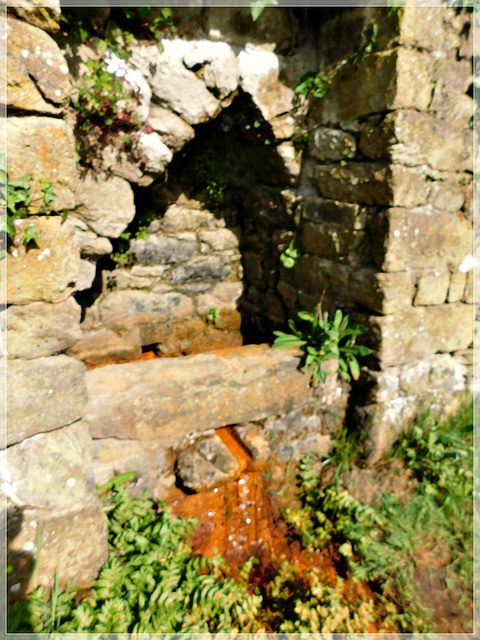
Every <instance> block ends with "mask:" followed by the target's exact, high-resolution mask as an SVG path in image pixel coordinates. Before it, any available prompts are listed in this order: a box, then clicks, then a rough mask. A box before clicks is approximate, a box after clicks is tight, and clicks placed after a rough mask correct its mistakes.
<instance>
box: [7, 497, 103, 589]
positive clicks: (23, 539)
mask: <svg viewBox="0 0 480 640" xmlns="http://www.w3.org/2000/svg"><path fill="white" fill-rule="evenodd" d="M8 529H9V535H8V554H7V559H8V563H9V564H12V565H13V566H14V567H16V569H15V571H14V572H13V574H12V575H10V576H9V578H8V590H9V594H12V595H13V594H16V596H17V597H18V595H19V594H21V593H24V592H26V591H30V590H31V589H33V588H34V587H35V586H36V584H40V585H42V586H44V587H46V588H49V587H50V586H51V584H52V579H53V576H54V574H55V573H56V574H57V579H58V583H59V586H60V587H64V586H65V585H66V583H67V582H68V581H69V580H72V579H73V578H75V584H77V585H79V586H81V587H88V586H90V585H91V583H92V581H93V580H94V578H95V577H96V576H97V574H98V571H99V569H100V567H101V566H102V565H103V564H104V563H105V562H106V560H107V557H108V547H107V531H106V522H105V516H104V514H103V508H102V504H101V502H100V500H99V499H98V498H96V497H94V496H92V498H91V500H89V501H85V502H84V503H83V504H81V505H78V506H77V508H74V509H70V510H68V511H54V512H49V511H45V510H43V509H28V510H26V511H15V512H13V513H12V514H11V515H9V517H8ZM37 532H38V535H41V544H42V546H41V554H40V560H39V564H38V568H37V583H36V584H34V583H33V579H32V568H33V559H32V555H33V552H34V550H35V547H36V538H37Z"/></svg>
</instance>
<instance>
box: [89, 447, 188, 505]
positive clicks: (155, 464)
mask: <svg viewBox="0 0 480 640" xmlns="http://www.w3.org/2000/svg"><path fill="white" fill-rule="evenodd" d="M174 446H175V442H172V441H170V440H149V441H148V442H143V441H141V440H119V439H117V438H101V439H99V440H93V441H92V455H93V473H94V476H95V484H98V485H100V486H101V485H103V484H104V483H105V482H107V481H108V480H110V478H113V476H115V475H117V474H118V473H124V472H125V471H136V472H137V480H136V481H135V484H134V485H133V486H132V488H131V491H132V493H133V494H134V495H141V494H142V493H143V491H144V489H148V490H149V496H152V497H154V498H165V497H166V495H167V494H168V491H169V490H170V489H171V488H172V486H173V485H174V484H175V475H174V473H173V463H174V459H173V454H172V452H171V449H172V448H173V447H174Z"/></svg>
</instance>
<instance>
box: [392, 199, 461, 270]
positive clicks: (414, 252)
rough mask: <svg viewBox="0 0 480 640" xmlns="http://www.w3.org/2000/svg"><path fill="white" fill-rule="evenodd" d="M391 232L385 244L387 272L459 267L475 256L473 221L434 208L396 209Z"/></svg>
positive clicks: (393, 212)
mask: <svg viewBox="0 0 480 640" xmlns="http://www.w3.org/2000/svg"><path fill="white" fill-rule="evenodd" d="M385 216H386V223H387V227H388V231H387V234H386V237H385V238H384V240H383V243H384V259H383V264H382V268H383V269H384V270H386V271H403V270H404V269H429V268H433V269H438V268H441V267H450V268H456V267H458V266H459V265H460V264H461V263H462V261H463V260H464V258H465V256H466V255H468V254H470V253H471V252H472V242H473V232H472V225H471V223H470V222H469V221H467V220H465V219H463V218H460V217H458V216H455V215H452V214H451V213H447V212H440V211H434V210H433V209H432V208H431V207H429V206H427V207H422V208H418V209H417V208H415V209H412V210H410V211H409V210H407V209H401V208H393V209H389V210H388V211H387V212H386V213H385Z"/></svg>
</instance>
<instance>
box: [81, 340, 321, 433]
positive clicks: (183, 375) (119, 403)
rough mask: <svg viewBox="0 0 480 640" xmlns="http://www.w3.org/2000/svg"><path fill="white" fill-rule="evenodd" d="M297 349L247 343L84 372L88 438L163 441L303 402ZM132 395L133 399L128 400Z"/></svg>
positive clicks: (305, 394) (305, 381) (305, 385)
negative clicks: (235, 346) (234, 347)
mask: <svg viewBox="0 0 480 640" xmlns="http://www.w3.org/2000/svg"><path fill="white" fill-rule="evenodd" d="M299 363H300V353H297V352H295V351H292V350H283V349H269V348H267V347H262V346H248V347H241V348H238V349H227V350H224V351H217V352H215V353H205V354H201V355H196V356H188V357H186V358H182V359H175V358H170V359H157V360H149V361H146V362H138V363H131V364H129V365H127V366H125V365H110V366H106V367H102V368H100V369H95V370H92V371H88V372H87V387H88V393H89V405H88V409H87V415H86V420H87V422H88V424H89V426H90V429H91V433H92V437H94V438H105V437H118V438H130V439H138V438H140V439H151V438H158V437H161V438H166V437H169V436H171V435H175V436H176V437H178V438H180V437H181V436H184V435H187V434H192V433H200V432H202V431H205V430H208V429H214V428H218V427H221V426H226V425H230V424H236V423H239V422H249V421H251V420H259V419H261V418H265V417H267V416H269V415H272V414H277V413H282V412H285V411H287V410H291V409H293V408H295V407H300V406H303V405H304V404H305V402H306V401H307V400H308V398H310V397H311V389H310V387H309V376H307V375H305V374H304V373H302V372H301V371H299V369H298V366H299ZM132 398H133V401H132Z"/></svg>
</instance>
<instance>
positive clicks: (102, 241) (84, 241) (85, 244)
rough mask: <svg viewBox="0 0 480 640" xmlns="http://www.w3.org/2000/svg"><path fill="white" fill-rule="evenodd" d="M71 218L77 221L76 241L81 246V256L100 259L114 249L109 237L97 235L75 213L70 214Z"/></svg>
mask: <svg viewBox="0 0 480 640" xmlns="http://www.w3.org/2000/svg"><path fill="white" fill-rule="evenodd" d="M69 219H70V220H71V221H72V222H74V223H75V225H76V228H75V242H76V244H77V246H78V247H79V248H80V256H81V257H82V258H87V259H90V260H98V258H101V257H102V256H105V255H108V254H109V253H111V252H112V251H113V246H112V243H111V242H110V240H109V239H108V238H103V237H101V236H97V234H96V233H95V232H94V231H91V230H90V229H89V228H88V225H87V224H86V223H85V222H84V221H83V220H80V218H77V217H76V216H75V215H74V214H70V215H69Z"/></svg>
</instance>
